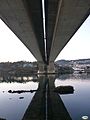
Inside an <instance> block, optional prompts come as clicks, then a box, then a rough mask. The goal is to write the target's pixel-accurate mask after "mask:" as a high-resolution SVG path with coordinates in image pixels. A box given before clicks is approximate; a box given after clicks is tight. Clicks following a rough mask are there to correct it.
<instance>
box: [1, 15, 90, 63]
mask: <svg viewBox="0 0 90 120" xmlns="http://www.w3.org/2000/svg"><path fill="white" fill-rule="evenodd" d="M82 58H90V16H89V17H88V19H87V20H86V21H85V23H84V24H83V25H82V27H81V28H80V29H79V30H78V32H77V33H76V34H75V35H74V36H73V38H72V39H71V40H70V41H69V42H68V44H67V45H66V46H65V48H64V49H63V50H62V51H61V53H60V54H59V56H58V57H57V59H56V60H59V59H66V60H72V59H82ZM20 60H24V61H35V60H36V59H35V58H34V57H33V55H32V54H31V53H30V51H29V50H28V49H27V48H26V47H25V46H24V45H23V44H22V42H21V41H20V40H19V39H18V38H17V37H16V36H15V35H14V34H13V33H12V32H11V30H10V29H9V28H8V27H7V26H6V25H5V24H4V22H2V20H0V62H7V61H11V62H14V61H20Z"/></svg>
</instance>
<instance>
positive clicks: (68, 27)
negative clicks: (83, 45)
mask: <svg viewBox="0 0 90 120" xmlns="http://www.w3.org/2000/svg"><path fill="white" fill-rule="evenodd" d="M58 1H59V2H58ZM52 4H54V6H55V7H56V5H57V4H58V9H55V10H57V12H56V13H57V16H56V23H54V21H53V20H54V18H53V17H54V16H53V14H55V11H53V12H51V11H48V15H47V16H48V20H47V31H49V32H47V37H48V36H49V35H48V34H50V32H51V33H52V29H51V30H50V28H51V27H50V26H51V24H50V23H52V25H54V24H55V26H54V30H53V33H52V35H51V37H52V39H51V38H50V37H49V38H48V39H47V41H49V39H50V41H52V42H51V44H47V48H48V49H49V48H51V49H50V51H49V61H54V60H55V58H56V57H57V55H58V54H59V52H60V51H61V50H62V49H63V48H64V46H65V45H66V44H67V42H68V41H69V40H70V39H71V37H72V36H73V35H74V34H75V32H76V31H77V30H78V28H79V27H80V26H81V25H82V23H83V22H84V21H85V19H86V18H87V17H88V15H89V14H90V0H69V1H68V0H56V3H55V2H54V0H49V5H48V6H49V7H50V8H52V7H54V6H52ZM55 7H54V8H55ZM50 8H48V9H50ZM50 13H52V14H50ZM52 16H53V17H52ZM49 19H50V20H51V21H53V22H49ZM50 45H51V47H50Z"/></svg>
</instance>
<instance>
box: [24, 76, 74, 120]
mask: <svg viewBox="0 0 90 120" xmlns="http://www.w3.org/2000/svg"><path fill="white" fill-rule="evenodd" d="M54 81H55V79H54V77H49V79H48V78H47V77H41V78H40V80H39V82H40V84H39V88H38V91H37V92H36V94H35V96H34V98H33V100H32V101H31V104H30V105H29V107H28V109H27V110H26V113H25V115H24V117H23V120H72V119H71V117H70V115H69V113H68V111H67V110H66V108H65V106H64V104H63V102H62V100H61V98H60V97H59V95H58V94H57V93H55V92H54V91H53V90H54V87H55V86H54ZM46 85H48V87H46ZM46 88H47V90H46ZM46 92H47V117H46Z"/></svg>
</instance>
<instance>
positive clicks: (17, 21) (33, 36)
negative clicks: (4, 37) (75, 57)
mask: <svg viewBox="0 0 90 120" xmlns="http://www.w3.org/2000/svg"><path fill="white" fill-rule="evenodd" d="M0 18H1V19H2V20H3V21H4V22H5V23H6V24H7V25H8V26H9V28H10V29H11V30H12V31H13V32H14V33H15V34H16V35H17V36H18V38H19V39H20V40H21V41H22V42H23V43H24V44H25V45H26V47H27V48H28V49H29V50H30V51H31V52H32V54H33V55H34V56H35V58H36V59H37V60H38V61H42V62H43V61H44V60H45V55H44V54H45V52H44V40H43V22H42V1H41V0H38V1H37V0H0Z"/></svg>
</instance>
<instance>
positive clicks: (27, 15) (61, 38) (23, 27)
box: [0, 0, 90, 64]
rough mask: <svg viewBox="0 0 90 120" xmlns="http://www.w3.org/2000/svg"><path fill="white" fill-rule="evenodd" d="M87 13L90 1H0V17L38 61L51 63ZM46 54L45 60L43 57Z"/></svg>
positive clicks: (89, 9)
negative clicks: (44, 29) (43, 13)
mask: <svg viewBox="0 0 90 120" xmlns="http://www.w3.org/2000/svg"><path fill="white" fill-rule="evenodd" d="M89 14H90V0H69V1H68V0H45V21H46V22H45V25H46V53H47V56H45V42H44V31H43V15H42V0H0V18H1V19H2V20H3V21H4V22H5V23H6V24H7V25H8V27H9V28H10V29H11V30H12V31H13V32H14V33H15V34H16V36H17V37H18V38H19V39H20V40H21V41H22V43H24V44H25V46H26V47H27V48H28V49H29V50H30V51H31V52H32V54H33V55H34V56H35V58H36V59H37V61H39V62H40V63H42V64H49V63H52V62H53V61H54V60H55V59H56V57H57V56H58V54H59V53H60V51H61V50H62V49H63V48H64V46H65V45H66V44H67V43H68V41H69V40H70V39H71V37H72V36H73V35H74V34H75V32H76V31H77V30H78V29H79V27H80V26H81V25H82V23H83V22H84V21H85V19H86V18H87V17H88V16H89ZM46 57H47V59H46Z"/></svg>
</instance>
